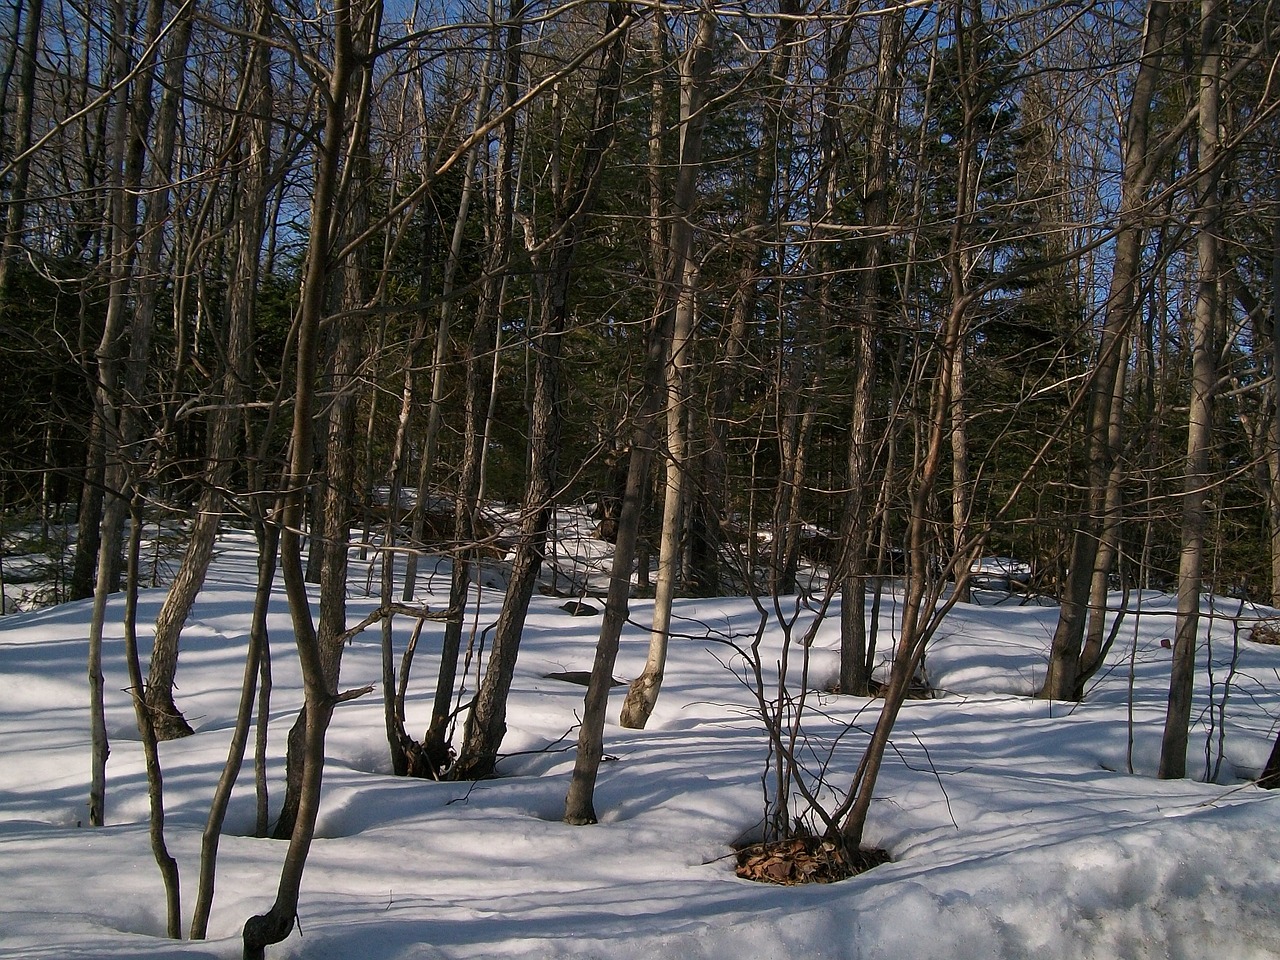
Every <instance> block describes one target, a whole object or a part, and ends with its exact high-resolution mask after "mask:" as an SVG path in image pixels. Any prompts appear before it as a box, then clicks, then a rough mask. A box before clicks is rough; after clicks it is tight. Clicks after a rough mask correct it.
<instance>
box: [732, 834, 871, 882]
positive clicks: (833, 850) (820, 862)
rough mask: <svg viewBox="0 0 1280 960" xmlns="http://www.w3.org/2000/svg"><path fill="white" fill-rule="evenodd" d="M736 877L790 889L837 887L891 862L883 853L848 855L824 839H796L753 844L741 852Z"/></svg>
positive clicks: (862, 852)
mask: <svg viewBox="0 0 1280 960" xmlns="http://www.w3.org/2000/svg"><path fill="white" fill-rule="evenodd" d="M737 861H738V866H737V869H736V871H735V872H736V873H737V874H738V876H740V877H742V878H743V879H745V880H755V881H757V882H759V883H778V884H784V885H791V884H797V883H836V882H837V881H840V880H846V879H848V878H849V877H853V876H857V875H858V874H859V873H863V872H865V871H867V870H870V869H871V868H872V867H878V866H879V865H880V864H882V863H888V862H889V854H887V853H886V852H885V851H883V850H875V849H872V850H865V849H864V850H855V851H852V853H851V854H849V855H846V854H845V853H844V852H843V851H842V850H841V848H840V846H839V845H838V844H836V843H833V842H832V841H830V840H824V839H822V838H821V837H795V838H792V839H789V840H773V841H770V842H768V843H753V844H751V845H750V846H747V847H742V848H741V849H740V850H738V856H737Z"/></svg>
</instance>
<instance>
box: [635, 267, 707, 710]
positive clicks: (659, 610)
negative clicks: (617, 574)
mask: <svg viewBox="0 0 1280 960" xmlns="http://www.w3.org/2000/svg"><path fill="white" fill-rule="evenodd" d="M677 255H678V256H682V257H683V259H684V264H683V267H682V270H681V280H680V293H679V301H678V302H677V304H676V309H675V326H674V332H673V334H672V340H671V357H670V360H669V361H668V365H667V444H666V447H667V459H666V473H667V478H666V479H667V482H666V489H665V491H664V493H663V499H662V534H661V538H660V539H659V541H658V580H657V584H656V587H655V592H654V599H653V619H652V622H651V624H650V632H649V654H648V657H647V659H646V660H645V665H644V670H643V671H641V673H640V676H638V677H636V679H635V680H633V681H631V686H630V688H629V689H628V690H627V697H626V700H624V701H623V704H622V715H621V718H620V719H619V723H620V724H621V725H622V726H624V727H630V728H631V729H634V730H643V729H644V727H645V724H646V723H648V722H649V716H650V714H652V713H653V708H654V706H656V705H657V702H658V693H659V692H660V691H661V689H662V676H663V672H664V671H665V669H666V663H667V644H668V640H669V638H670V631H671V604H672V601H673V600H674V599H675V594H676V587H677V585H678V582H679V579H680V554H681V546H682V541H683V537H682V534H683V532H684V524H683V522H682V513H683V511H682V507H683V505H684V497H685V476H686V471H687V470H688V468H689V464H688V445H687V443H686V435H685V433H686V431H685V426H686V425H685V401H686V395H687V392H688V389H689V388H688V381H689V366H690V361H689V351H690V348H691V341H692V339H693V318H694V312H695V311H696V309H697V307H696V298H697V287H698V266H697V264H696V263H695V262H694V260H693V258H692V257H691V256H689V251H688V250H686V251H684V253H683V254H677Z"/></svg>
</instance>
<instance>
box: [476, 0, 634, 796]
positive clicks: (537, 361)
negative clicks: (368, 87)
mask: <svg viewBox="0 0 1280 960" xmlns="http://www.w3.org/2000/svg"><path fill="white" fill-rule="evenodd" d="M631 19H632V18H631V15H630V14H629V13H628V12H627V10H626V8H625V6H624V5H623V4H622V3H610V4H609V6H608V8H607V9H606V14H605V24H604V37H605V38H606V39H608V40H609V45H608V46H607V47H606V48H605V51H604V62H603V64H602V66H601V70H600V77H599V81H598V83H597V87H596V97H595V108H594V111H593V114H592V124H591V133H590V135H589V137H588V140H587V143H586V144H585V146H584V149H583V151H582V166H581V169H580V170H579V173H578V178H577V183H576V184H575V186H574V187H573V188H572V190H567V191H566V192H565V195H564V196H562V197H557V198H556V216H555V218H554V221H553V223H552V225H551V238H550V241H549V242H550V243H551V250H550V254H549V257H548V258H547V264H546V274H545V276H544V277H537V288H538V296H539V300H540V305H539V313H540V320H539V323H538V341H537V343H536V344H535V353H534V370H533V374H534V383H533V417H532V422H531V424H530V429H529V448H530V474H529V485H528V488H527V490H526V493H525V502H524V509H523V511H522V512H523V518H522V520H521V528H520V537H519V539H518V540H517V542H516V547H515V556H514V559H513V560H512V564H511V579H510V581H509V582H508V585H507V593H506V599H505V601H504V603H503V605H502V612H501V613H500V614H499V615H498V622H497V625H496V626H495V627H494V633H493V646H492V648H491V651H490V654H489V663H488V666H487V668H486V670H485V675H484V679H483V681H482V682H481V684H480V689H479V690H478V691H477V693H476V698H475V701H474V704H473V706H472V709H471V713H470V715H469V717H468V719H467V726H466V736H465V739H464V741H463V745H462V750H461V751H460V753H459V756H458V761H457V764H456V769H455V771H454V773H453V775H454V776H455V777H458V778H475V777H483V776H488V775H489V774H491V773H492V772H493V770H494V765H495V763H496V761H497V756H498V748H499V747H500V746H501V745H502V738H503V735H504V734H505V733H506V707H507V694H508V692H509V691H510V688H511V679H512V677H513V675H514V673H515V666H516V655H517V653H518V652H519V649H520V637H521V635H522V633H523V631H524V622H525V616H526V614H527V613H528V609H529V601H530V599H531V598H532V596H533V590H534V587H535V585H536V583H537V578H538V570H539V568H540V566H541V563H542V559H543V554H544V552H545V549H546V544H547V532H548V525H549V522H550V518H551V513H552V510H553V509H554V497H555V491H556V485H557V463H558V460H559V454H560V408H561V402H560V387H559V380H560V353H561V343H562V341H563V340H564V333H565V330H566V329H567V328H568V324H569V292H570V289H571V280H572V276H573V274H572V269H573V262H574V256H575V253H576V251H577V246H578V241H579V239H580V237H581V230H582V225H583V222H584V220H585V219H586V217H587V216H588V214H589V213H590V212H591V208H592V204H593V202H594V200H595V195H596V190H597V187H598V186H599V183H600V175H601V173H602V171H603V169H604V161H605V154H606V152H607V149H608V146H609V144H610V142H611V141H612V139H613V131H614V120H615V115H616V108H617V104H618V98H619V96H620V93H621V88H622V73H623V64H624V58H625V54H626V40H627V31H628V28H629V26H630V24H631ZM532 246H533V247H534V249H532V250H531V251H530V253H531V255H532V256H533V258H534V261H535V264H537V262H538V261H539V260H540V259H541V258H540V257H539V254H540V253H541V249H540V245H538V244H533V245H532Z"/></svg>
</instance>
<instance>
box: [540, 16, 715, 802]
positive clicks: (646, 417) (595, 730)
mask: <svg viewBox="0 0 1280 960" xmlns="http://www.w3.org/2000/svg"><path fill="white" fill-rule="evenodd" d="M716 26H717V22H716V18H715V15H714V14H713V13H711V12H710V11H709V10H705V9H704V10H703V11H701V12H700V13H699V15H698V25H697V31H696V35H695V37H694V39H693V41H692V44H691V46H690V48H689V50H688V52H687V53H686V55H685V58H684V66H683V67H682V73H683V74H684V75H686V76H689V77H705V76H706V75H707V73H708V71H709V70H710V57H711V45H712V42H713V40H714V38H715V35H716ZM691 95H696V96H698V97H701V95H702V91H701V90H700V89H699V90H697V92H696V94H693V92H692V91H691ZM694 107H695V103H694V101H692V100H691V99H689V100H685V99H684V95H683V94H682V109H681V114H682V120H684V121H685V122H684V124H683V129H682V131H681V148H680V164H679V168H678V170H677V177H676V187H675V191H674V195H673V204H674V206H675V209H676V210H677V211H686V212H687V211H688V210H689V209H691V205H692V199H693V196H694V192H695V188H696V183H697V173H698V167H699V165H700V151H701V148H702V145H701V125H702V124H703V123H704V121H705V110H700V109H699V110H696V111H695V109H694ZM686 151H693V152H688V153H686ZM686 203H687V204H688V206H685V205H684V204H686ZM683 231H692V224H690V222H689V221H688V219H687V217H684V216H680V217H677V218H676V219H675V220H674V222H673V224H672V237H671V241H670V247H671V248H672V249H673V250H674V249H681V248H685V245H686V244H687V243H688V242H690V241H687V240H685V239H684V238H683ZM678 262H679V258H677V257H676V256H675V255H671V268H670V271H669V274H668V275H669V276H673V277H674V276H679V275H680V274H677V273H676V272H675V269H674V267H675V266H676V265H677V264H678ZM672 307H674V305H672ZM674 323H675V311H674V309H673V308H671V309H669V308H667V306H666V305H663V307H662V309H659V310H658V311H656V312H655V315H654V317H653V319H652V321H651V322H650V325H649V330H648V335H647V336H648V343H647V351H648V355H647V358H646V363H645V375H644V381H643V383H642V385H641V388H640V389H641V394H640V397H641V404H640V410H639V411H638V413H637V416H636V420H635V424H634V427H633V431H632V441H631V457H630V461H629V464H628V467H627V485H626V492H625V494H624V495H623V499H622V509H621V512H620V513H619V516H618V537H617V541H616V543H615V545H614V553H613V567H612V569H611V571H610V575H609V591H608V594H607V596H606V599H605V610H604V618H603V621H602V623H601V625H600V636H599V638H598V639H597V641H596V654H595V659H594V661H593V663H592V666H591V679H590V680H589V682H588V685H587V694H586V698H585V701H584V705H583V713H582V724H581V726H580V727H579V729H578V749H577V754H576V757H575V760H574V768H573V779H572V780H571V781H570V784H569V790H568V793H567V795H566V797H565V813H564V821H565V822H566V823H572V824H590V823H595V822H596V812H595V803H594V795H595V783H596V776H597V774H598V772H599V768H600V760H601V758H602V757H603V756H604V723H605V711H606V709H607V707H608V702H609V688H610V687H611V686H612V683H613V665H614V662H615V661H616V659H617V655H618V641H619V638H620V637H621V635H622V627H623V625H624V624H625V623H626V620H627V614H628V607H629V605H628V598H629V594H630V591H631V568H632V565H633V563H634V561H635V549H636V539H637V534H638V531H639V526H640V511H641V506H642V503H643V497H644V488H645V486H646V485H647V480H648V473H649V463H650V459H651V456H652V451H653V447H654V436H653V434H654V421H655V419H656V417H657V415H658V411H659V406H660V404H661V402H662V396H663V394H664V392H665V391H664V386H665V383H666V376H665V370H666V362H667V357H668V356H669V354H670V341H671V336H672V332H673V330H674Z"/></svg>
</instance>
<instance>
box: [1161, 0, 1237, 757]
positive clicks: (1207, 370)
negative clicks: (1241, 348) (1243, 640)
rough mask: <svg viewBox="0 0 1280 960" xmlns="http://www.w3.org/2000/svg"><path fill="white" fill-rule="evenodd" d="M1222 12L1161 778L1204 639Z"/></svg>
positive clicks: (1208, 59) (1207, 34)
mask: <svg viewBox="0 0 1280 960" xmlns="http://www.w3.org/2000/svg"><path fill="white" fill-rule="evenodd" d="M1221 18H1222V11H1221V7H1220V6H1219V3H1218V0H1201V3H1200V30H1201V34H1200V138H1199V151H1198V159H1197V164H1198V166H1199V169H1200V175H1199V177H1198V178H1197V187H1196V193H1197V201H1198V209H1197V210H1196V212H1195V226H1196V230H1197V239H1196V244H1197V254H1198V258H1199V278H1198V281H1197V290H1196V307H1195V318H1194V323H1193V335H1192V336H1193V342H1192V355H1191V405H1190V411H1189V412H1188V414H1187V458H1186V475H1185V478H1184V480H1183V484H1184V486H1183V494H1182V552H1181V555H1180V557H1179V561H1178V616H1177V624H1176V627H1175V629H1174V638H1173V672H1172V676H1171V677H1170V680H1169V707H1168V711H1167V713H1166V715H1165V722H1164V738H1163V740H1162V741H1161V745H1160V771H1159V773H1160V779H1162V780H1176V779H1180V778H1182V777H1185V776H1186V773H1187V737H1188V725H1189V723H1190V720H1191V699H1192V694H1193V692H1194V689H1195V670H1196V648H1197V647H1198V646H1199V639H1200V629H1199V628H1200V581H1201V576H1202V571H1203V567H1204V535H1205V526H1206V523H1207V519H1208V514H1209V509H1210V505H1209V502H1208V501H1209V497H1210V492H1211V482H1210V477H1209V447H1210V444H1211V443H1212V440H1213V395H1214V393H1215V391H1216V388H1217V383H1218V368H1217V357H1218V326H1219V316H1220V312H1221V304H1220V298H1219V295H1218V285H1219V276H1218V263H1219V255H1218V251H1219V241H1218V237H1217V235H1216V231H1217V230H1218V229H1219V227H1218V223H1219V219H1220V212H1221V201H1220V198H1219V176H1220V173H1219V171H1218V169H1217V164H1218V104H1219V99H1220V96H1221V77H1222V38H1221V32H1220V31H1221V28H1222V22H1221Z"/></svg>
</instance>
